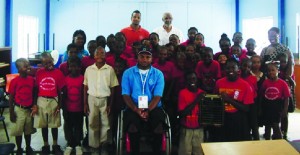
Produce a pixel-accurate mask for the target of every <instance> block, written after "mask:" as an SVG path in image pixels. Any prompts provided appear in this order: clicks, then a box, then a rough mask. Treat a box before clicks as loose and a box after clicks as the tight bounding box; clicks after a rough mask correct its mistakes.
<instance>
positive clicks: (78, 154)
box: [75, 146, 83, 155]
mask: <svg viewBox="0 0 300 155" xmlns="http://www.w3.org/2000/svg"><path fill="white" fill-rule="evenodd" d="M75 150H76V155H82V154H83V153H82V148H81V146H76V147H75Z"/></svg>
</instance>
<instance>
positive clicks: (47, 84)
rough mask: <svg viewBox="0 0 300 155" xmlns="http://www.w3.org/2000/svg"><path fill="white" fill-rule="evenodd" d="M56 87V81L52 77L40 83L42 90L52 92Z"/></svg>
mask: <svg viewBox="0 0 300 155" xmlns="http://www.w3.org/2000/svg"><path fill="white" fill-rule="evenodd" d="M55 87H56V84H55V79H54V78H52V77H45V78H43V79H42V80H41V82H40V88H41V89H42V90H46V91H52V90H54V89H55Z"/></svg>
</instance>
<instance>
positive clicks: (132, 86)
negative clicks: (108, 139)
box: [122, 48, 165, 155]
mask: <svg viewBox="0 0 300 155" xmlns="http://www.w3.org/2000/svg"><path fill="white" fill-rule="evenodd" d="M137 61H138V63H137V65H136V66H133V67H131V68H129V69H127V70H126V71H125V72H124V74H123V78H122V95H123V98H124V101H125V103H126V105H127V107H128V108H127V110H126V111H125V113H124V129H125V131H127V132H128V133H129V138H130V143H131V144H130V147H131V148H130V149H131V154H133V155H138V154H140V153H139V147H140V146H139V140H140V131H141V124H142V122H143V121H144V122H146V123H147V124H149V126H150V127H151V131H152V132H153V138H154V142H153V150H154V153H155V154H156V155H158V154H161V145H162V133H163V128H164V123H163V122H164V119H165V114H164V112H163V110H162V103H161V101H160V100H161V97H162V94H163V90H164V76H163V74H162V72H161V71H159V70H158V69H156V68H154V67H152V66H151V62H152V53H151V52H150V50H148V49H146V48H143V50H141V51H140V52H138V59H137Z"/></svg>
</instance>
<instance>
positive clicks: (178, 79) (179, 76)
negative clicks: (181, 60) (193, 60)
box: [173, 66, 185, 95]
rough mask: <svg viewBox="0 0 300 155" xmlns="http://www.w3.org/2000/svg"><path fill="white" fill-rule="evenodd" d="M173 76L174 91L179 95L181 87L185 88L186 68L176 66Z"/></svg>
mask: <svg viewBox="0 0 300 155" xmlns="http://www.w3.org/2000/svg"><path fill="white" fill-rule="evenodd" d="M173 78H174V80H175V84H174V85H175V86H174V93H175V94H176V95H177V94H178V93H179V91H180V90H181V89H184V88H185V79H184V70H181V69H179V68H178V67H176V66H175V68H174V72H173Z"/></svg>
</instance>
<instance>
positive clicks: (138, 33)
mask: <svg viewBox="0 0 300 155" xmlns="http://www.w3.org/2000/svg"><path fill="white" fill-rule="evenodd" d="M140 22H141V12H140V11H139V10H135V11H133V12H132V14H131V24H130V26H129V27H125V28H123V29H122V30H121V32H122V33H123V34H124V35H125V37H126V39H127V42H126V45H128V46H132V43H133V42H135V41H141V40H142V39H145V38H148V37H149V32H148V31H147V30H146V29H143V28H142V27H141V25H140Z"/></svg>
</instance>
